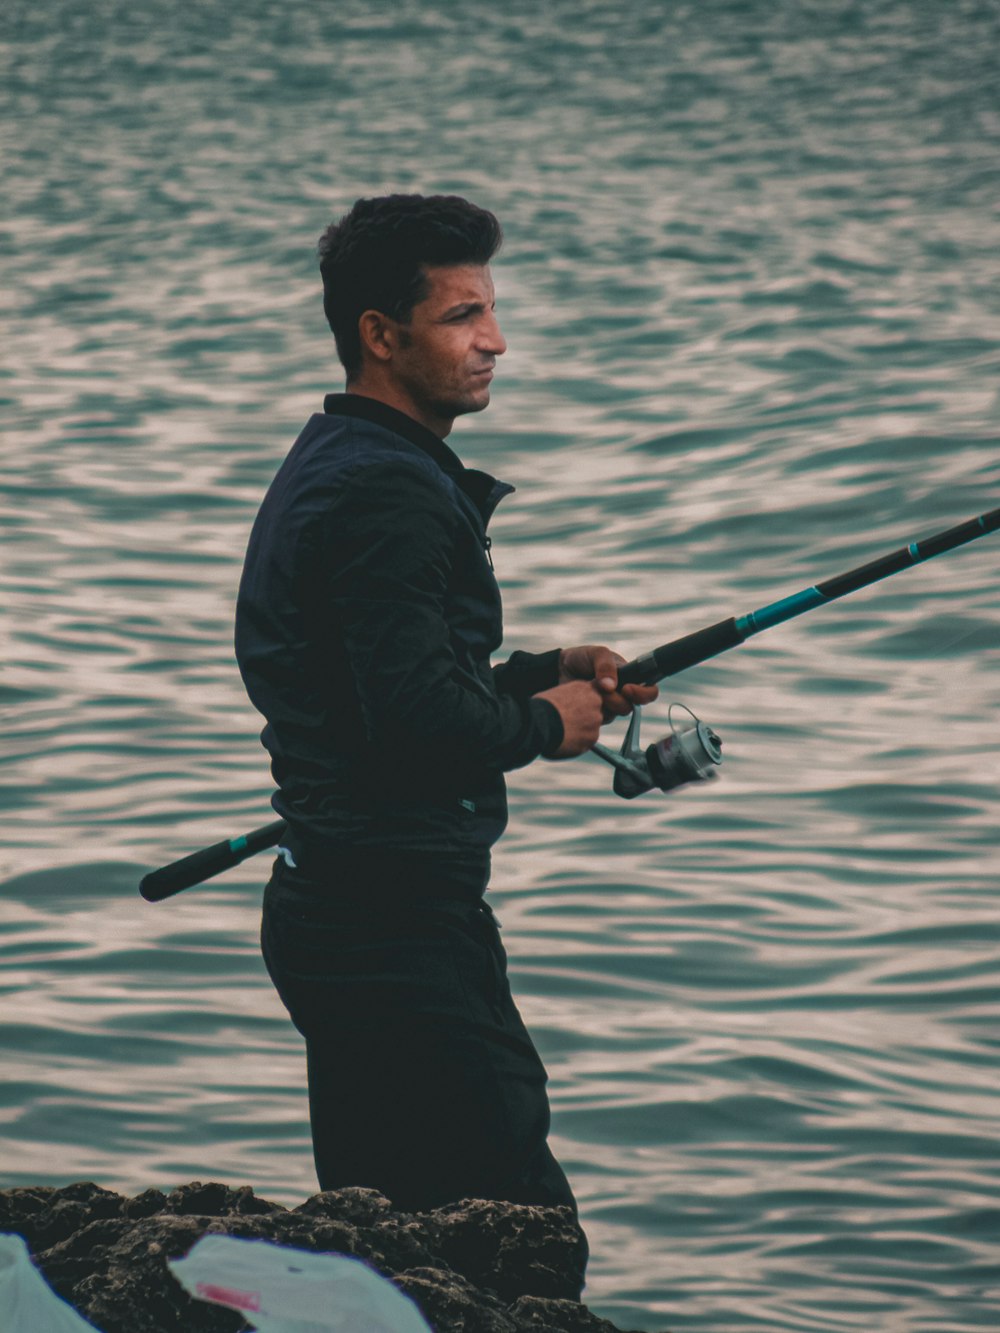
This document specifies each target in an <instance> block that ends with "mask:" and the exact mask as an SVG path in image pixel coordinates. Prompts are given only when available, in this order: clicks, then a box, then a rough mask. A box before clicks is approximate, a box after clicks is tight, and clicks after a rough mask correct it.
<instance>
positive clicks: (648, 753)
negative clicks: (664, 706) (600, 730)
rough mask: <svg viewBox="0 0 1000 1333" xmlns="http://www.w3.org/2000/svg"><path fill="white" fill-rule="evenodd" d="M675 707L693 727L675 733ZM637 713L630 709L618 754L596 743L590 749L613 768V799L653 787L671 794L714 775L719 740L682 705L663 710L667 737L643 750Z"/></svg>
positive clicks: (718, 759)
mask: <svg viewBox="0 0 1000 1333" xmlns="http://www.w3.org/2000/svg"><path fill="white" fill-rule="evenodd" d="M675 708H683V710H684V712H685V713H687V714H688V715H689V716H690V718H691V720H692V722H693V724H694V725H693V726H690V727H686V728H685V729H684V730H683V731H678V729H677V728H676V726H675V725H674V719H673V711H674V709H675ZM640 712H641V710H640V709H639V708H633V710H632V716H631V718H630V719H629V724H628V731H627V732H626V733H625V739H624V741H622V748H621V750H620V751H618V752H617V753H616V752H615V751H614V750H609V749H608V748H607V746H605V745H600V744H597V745H592V746H591V747H590V748H591V749H592V750H593V752H594V753H595V754H596V755H597V756H598V757H599V758H601V759H603V760H604V761H605V763H608V764H610V765H611V766H612V768H614V770H615V781H614V792H615V795H616V796H621V797H622V798H623V800H626V801H631V800H633V799H634V798H635V797H636V796H641V795H642V794H643V792H647V791H652V790H653V788H654V787H657V788H658V789H659V790H660V791H672V790H673V789H674V787H681V786H683V785H684V784H685V783H687V782H704V781H706V780H708V779H709V778H713V777H714V776H715V770H716V768H717V767H718V766H719V764H721V763H722V741H721V740H720V739H719V737H718V735H717V734H716V733H715V732H714V731H713V730H712V728H711V727H709V726H708V725H707V724H706V723H705V722H702V721H701V719H700V718H697V717H695V715H694V713H692V712H691V709H690V708H688V707H687V705H686V704H678V703H673V704H671V705H670V707H669V709H668V710H667V721H668V722H669V723H670V735H669V736H664V737H663V738H662V739H661V740H658V741H654V742H653V744H652V745H649V746H647V747H646V749H645V750H643V749H641V748H640V746H639V728H640V726H641V725H642V724H641V721H640V717H639V714H640Z"/></svg>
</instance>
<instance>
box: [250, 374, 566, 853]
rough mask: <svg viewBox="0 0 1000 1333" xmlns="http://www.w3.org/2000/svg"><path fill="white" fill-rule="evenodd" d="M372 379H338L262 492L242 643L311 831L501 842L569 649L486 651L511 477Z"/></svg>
mask: <svg viewBox="0 0 1000 1333" xmlns="http://www.w3.org/2000/svg"><path fill="white" fill-rule="evenodd" d="M512 490H513V487H512V486H507V485H505V484H504V483H502V482H498V481H496V480H495V479H494V478H493V477H490V476H488V475H487V474H486V473H482V472H474V471H472V470H470V469H467V468H465V467H463V465H462V463H461V462H460V460H459V459H458V458H457V457H456V455H455V454H454V453H453V452H452V451H451V449H449V448H448V447H447V445H445V444H444V443H443V441H442V440H440V439H439V438H438V437H437V436H436V435H434V434H433V433H432V432H431V431H429V430H427V429H425V428H424V427H423V426H421V425H419V424H418V423H417V422H415V421H413V420H412V419H411V418H409V417H407V416H404V415H403V414H402V413H400V412H397V411H395V410H394V409H392V408H390V407H387V406H385V405H384V404H382V403H378V402H376V401H374V400H373V399H369V398H364V397H361V396H358V395H354V394H331V395H329V396H328V397H327V399H326V401H325V403H324V412H323V413H322V414H316V415H315V416H313V417H312V418H311V419H310V421H309V422H308V424H307V425H306V427H305V429H304V430H303V432H302V434H301V435H300V436H299V438H298V440H297V441H296V443H295V445H294V446H293V448H292V450H291V452H290V453H289V455H288V457H287V458H286V459H285V462H284V463H283V464H282V466H281V468H280V470H279V471H278V474H277V476H276V477H275V479H274V481H273V483H272V484H271V487H270V489H269V491H268V493H267V496H266V497H265V499H264V502H263V504H262V505H261V509H260V512H259V514H258V516H257V520H256V522H255V524H254V527H253V531H252V533H251V536H250V543H249V547H248V550H247V555H246V562H245V565H244V570H243V578H242V581H241V584H240V592H239V600H238V605H237V615H236V656H237V659H238V661H239V666H240V671H241V672H242V675H243V680H244V682H245V684H246V688H247V691H248V693H249V695H250V698H251V700H252V701H253V703H254V705H255V707H256V708H257V709H258V710H259V711H260V712H261V713H263V715H264V717H265V718H266V720H267V725H266V726H265V727H264V730H263V732H262V733H261V739H262V741H263V743H264V745H265V746H266V747H267V749H268V751H269V752H270V754H271V758H272V772H273V774H274V778H275V781H276V782H277V784H278V791H277V792H276V793H275V796H274V798H273V804H274V807H275V809H276V810H277V811H278V813H279V814H280V815H281V816H282V817H283V818H284V819H286V820H287V821H288V823H289V826H290V829H291V831H292V833H293V836H295V837H297V838H298V840H299V843H300V844H303V843H304V844H306V845H309V846H313V847H315V846H321V847H323V848H325V849H328V850H332V851H333V852H336V850H337V849H338V848H341V849H345V850H351V849H354V850H356V849H359V848H379V849H382V850H389V851H392V852H403V853H407V854H411V855H412V854H417V855H418V856H421V855H422V856H426V857H430V858H432V859H433V860H434V861H435V862H437V863H440V864H441V865H442V866H443V867H445V866H447V865H448V864H449V863H453V864H454V865H455V866H456V867H461V866H463V865H464V866H466V867H472V868H473V870H474V867H475V866H476V865H481V864H483V863H484V862H488V853H489V848H490V846H491V845H492V843H493V842H495V841H496V839H497V838H498V837H499V836H500V834H501V833H502V832H503V829H504V827H505V825H506V819H507V803H506V793H505V785H504V779H503V773H504V771H505V770H508V769H514V768H518V767H520V766H521V765H523V764H527V763H529V762H530V761H531V760H532V759H535V758H536V757H537V756H538V755H540V754H551V753H553V752H554V751H555V750H556V749H557V748H558V746H559V744H560V742H561V740H562V724H561V721H560V719H559V715H558V713H557V712H556V710H555V709H554V708H553V707H552V706H551V705H550V704H548V703H546V702H545V701H543V700H539V699H532V698H531V695H532V694H534V693H536V692H537V691H539V690H543V689H547V688H549V687H550V686H552V685H554V684H556V681H557V676H558V650H556V651H555V652H552V653H546V654H543V655H540V656H534V655H530V654H527V653H515V654H514V655H513V657H512V658H511V659H510V661H509V662H507V663H504V664H503V665H501V666H498V667H495V668H493V667H491V665H490V655H491V654H492V653H493V652H495V651H496V650H497V649H498V648H499V646H500V642H501V639H502V637H503V627H502V619H501V607H500V593H499V589H498V588H497V584H496V580H495V578H494V576H493V572H492V562H491V560H490V559H489V545H490V543H489V539H488V537H487V536H486V527H487V524H488V522H489V519H490V516H491V514H492V513H493V510H494V509H495V507H496V505H497V503H498V501H499V500H500V499H501V498H502V497H503V496H504V495H506V494H508V493H509V492H510V491H512Z"/></svg>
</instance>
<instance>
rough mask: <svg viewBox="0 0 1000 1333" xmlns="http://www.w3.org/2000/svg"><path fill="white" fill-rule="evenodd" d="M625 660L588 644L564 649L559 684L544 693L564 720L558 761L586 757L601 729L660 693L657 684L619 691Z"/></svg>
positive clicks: (540, 695) (561, 656)
mask: <svg viewBox="0 0 1000 1333" xmlns="http://www.w3.org/2000/svg"><path fill="white" fill-rule="evenodd" d="M624 661H625V658H624V657H621V656H620V655H619V654H618V653H613V652H612V651H611V649H610V648H604V647H600V646H598V645H596V644H584V645H583V646H582V647H580V648H564V649H563V651H562V653H561V654H560V657H559V682H560V683H559V684H558V685H556V686H555V687H554V688H553V689H551V690H543V691H542V692H541V693H540V694H537V695H535V698H536V699H547V700H548V702H549V703H550V704H552V706H553V707H554V708H555V709H556V711H557V712H558V714H559V716H560V717H561V718H562V724H563V741H562V744H561V745H560V747H559V749H558V750H557V751H556V752H555V755H554V756H553V758H555V759H571V758H573V757H574V756H575V755H578V754H583V752H584V751H585V750H589V749H590V747H591V746H592V745H593V744H594V742H595V741H596V740H597V738H598V736H599V735H600V733H601V727H602V726H603V725H604V723H605V722H610V721H611V720H612V718H615V717H624V716H625V714H626V713H631V711H632V709H633V707H635V705H636V704H648V703H651V702H652V700H653V699H655V698H656V696H657V695H658V694H659V690H658V689H657V687H656V686H655V685H625V686H623V687H622V689H621V690H619V689H618V667H619V666H620V665H621V664H622V663H623V662H624Z"/></svg>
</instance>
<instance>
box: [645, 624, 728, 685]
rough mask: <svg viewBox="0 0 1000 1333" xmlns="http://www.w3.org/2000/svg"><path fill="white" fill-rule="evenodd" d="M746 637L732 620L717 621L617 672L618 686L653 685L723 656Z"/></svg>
mask: <svg viewBox="0 0 1000 1333" xmlns="http://www.w3.org/2000/svg"><path fill="white" fill-rule="evenodd" d="M746 637H747V636H746V633H745V632H744V631H743V630H742V629H741V628H740V626H738V625H737V623H736V618H735V616H730V617H729V619H728V620H720V621H719V622H718V623H717V624H715V625H708V626H707V627H706V628H705V629H697V630H695V631H694V633H693V634H685V635H684V637H683V638H681V639H674V640H673V641H672V642H670V643H665V644H663V646H662V647H660V648H655V649H654V650H653V651H652V652H651V653H643V655H642V656H641V657H637V658H635V659H634V660H633V661H631V662H626V663H625V665H624V666H620V667H619V668H618V684H619V685H653V684H655V683H656V681H658V680H663V678H664V677H665V676H675V675H676V674H677V673H678V672H679V671H686V670H687V668H688V667H692V666H695V665H696V664H697V663H698V662H704V661H706V660H707V659H708V658H709V657H715V655H716V653H723V652H725V651H726V649H727V648H735V647H736V645H737V644H738V643H742V642H743V640H744V639H745V638H746Z"/></svg>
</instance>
